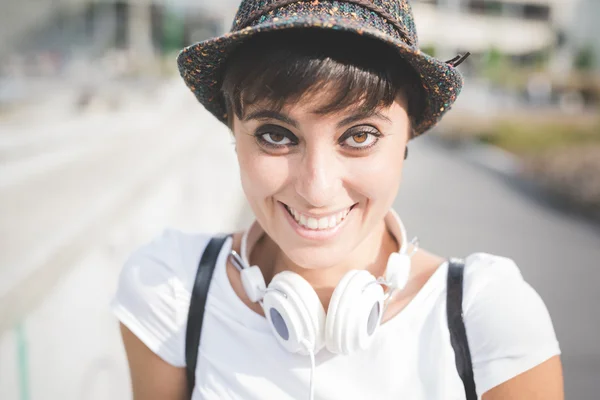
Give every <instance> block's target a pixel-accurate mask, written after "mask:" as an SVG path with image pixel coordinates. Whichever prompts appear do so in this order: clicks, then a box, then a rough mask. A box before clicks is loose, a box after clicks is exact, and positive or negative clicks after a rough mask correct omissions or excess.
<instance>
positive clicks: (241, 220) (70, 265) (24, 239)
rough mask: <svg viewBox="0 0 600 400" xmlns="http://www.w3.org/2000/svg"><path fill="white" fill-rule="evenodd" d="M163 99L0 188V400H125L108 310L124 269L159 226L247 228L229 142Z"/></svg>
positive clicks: (191, 106) (211, 124)
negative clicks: (52, 162)
mask: <svg viewBox="0 0 600 400" xmlns="http://www.w3.org/2000/svg"><path fill="white" fill-rule="evenodd" d="M168 96H171V101H168V102H163V103H162V105H161V106H160V109H149V110H147V111H146V112H145V114H144V115H142V114H143V113H142V114H135V115H133V116H130V118H129V121H128V122H127V123H126V124H125V123H123V124H119V123H115V124H114V125H112V126H113V129H112V130H107V128H106V126H111V124H108V125H103V126H102V127H98V128H100V130H99V131H97V132H96V131H95V129H96V127H95V126H92V127H89V130H87V131H86V132H85V134H84V135H82V136H84V137H85V138H84V139H83V140H81V142H80V143H84V144H85V143H88V144H89V146H87V147H86V146H85V145H82V147H81V149H82V153H81V155H79V156H73V157H71V159H68V160H66V162H64V163H58V164H57V166H56V167H55V168H53V169H47V168H46V169H42V170H41V172H37V173H36V174H33V175H29V176H27V177H25V178H23V179H21V180H15V179H13V180H12V181H11V182H10V184H7V185H4V186H2V187H0V194H1V196H0V203H1V204H0V207H1V209H3V210H6V211H9V212H8V213H7V212H6V211H5V212H4V213H5V214H7V215H5V216H3V218H2V222H1V223H0V234H1V235H2V237H3V240H2V244H1V245H0V246H2V248H1V249H0V251H1V252H2V254H3V256H2V260H1V264H0V376H1V377H2V379H1V380H0V398H1V399H9V400H12V399H23V400H25V399H28V400H29V399H61V400H63V399H65V400H69V399H73V400H80V399H86V400H88V399H111V400H112V399H127V398H129V381H128V379H129V378H128V371H127V367H126V362H125V359H124V354H123V351H122V348H121V343H120V338H119V336H118V329H117V325H116V321H115V320H114V318H113V317H112V315H111V314H110V313H109V311H108V303H109V300H110V298H111V296H112V294H113V293H114V290H115V287H116V282H117V276H118V273H119V271H120V267H121V265H122V263H123V261H124V260H125V259H126V257H127V256H128V254H129V253H130V252H131V251H132V250H133V249H135V248H136V247H138V246H139V245H141V244H142V243H144V242H147V241H148V240H150V239H151V238H152V237H153V236H155V235H157V234H158V233H160V231H162V230H163V229H164V227H166V226H169V227H175V228H180V229H184V230H203V231H229V230H233V229H236V228H237V227H239V226H240V225H243V224H245V223H247V221H248V219H249V217H248V215H249V212H248V210H246V209H244V208H243V204H244V202H243V194H242V191H241V187H240V184H239V177H238V171H237V164H236V161H235V152H234V151H233V146H232V139H231V137H230V136H229V133H228V132H227V130H226V129H225V128H224V127H222V126H221V125H220V124H219V123H218V122H217V121H216V120H215V119H213V118H212V117H210V116H209V115H208V114H207V113H206V112H205V111H204V110H203V109H202V108H201V106H200V105H198V104H197V103H196V102H195V100H194V98H193V96H192V95H191V94H190V93H189V92H187V89H186V88H185V87H184V86H183V84H175V85H174V86H172V87H171V88H170V89H169V92H168ZM138 119H142V121H137V122H139V123H138V124H136V120H138ZM116 122H118V121H116ZM125 125H126V126H125ZM63 134H64V132H63ZM67 136H68V135H67ZM75 137H76V135H73V136H72V138H75ZM99 137H101V138H102V139H98V138H99ZM72 142H73V140H65V141H63V143H64V144H65V146H66V145H67V144H69V145H70V144H72ZM56 151H61V148H60V146H57V147H56ZM68 154H71V155H72V153H68ZM4 176H5V175H4ZM6 182H8V179H6Z"/></svg>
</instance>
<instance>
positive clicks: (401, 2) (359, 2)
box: [231, 0, 418, 47]
mask: <svg viewBox="0 0 600 400" xmlns="http://www.w3.org/2000/svg"><path fill="white" fill-rule="evenodd" d="M284 7H286V8H289V11H290V13H289V14H291V15H294V13H295V12H297V10H299V9H300V10H301V11H303V14H306V12H307V11H310V13H311V14H314V15H315V17H318V16H321V17H324V18H327V17H330V16H336V15H338V16H340V15H341V16H348V17H349V18H352V19H354V20H355V21H357V22H359V23H360V22H361V21H362V22H364V21H365V20H367V19H369V18H372V17H373V13H374V14H376V15H377V16H378V17H380V18H383V19H384V20H385V21H386V22H387V23H389V24H390V25H393V26H394V27H395V28H396V29H395V31H396V32H394V33H395V35H394V36H397V37H398V38H400V39H401V40H403V41H404V42H406V43H407V44H408V45H410V46H412V47H417V46H418V37H417V30H416V27H415V22H414V17H413V12H412V8H411V6H410V3H409V2H408V0H335V1H333V0H243V1H242V2H241V3H240V6H239V8H238V11H237V13H236V16H235V19H234V21H233V26H232V28H231V31H232V32H233V31H238V30H240V29H243V28H246V27H248V26H252V25H255V24H257V23H264V22H267V21H269V20H272V19H273V18H274V13H273V11H275V10H277V9H280V8H284ZM356 11H358V12H356Z"/></svg>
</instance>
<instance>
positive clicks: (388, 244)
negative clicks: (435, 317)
mask: <svg viewBox="0 0 600 400" xmlns="http://www.w3.org/2000/svg"><path fill="white" fill-rule="evenodd" d="M398 239H399V238H398ZM398 247H399V243H397V242H396V240H395V239H394V237H393V235H392V234H391V233H390V232H389V230H388V229H387V227H386V224H385V223H384V221H381V223H380V224H379V226H377V228H376V229H374V230H373V231H372V233H371V234H370V235H368V236H367V237H366V238H365V239H364V240H363V241H362V242H361V243H360V244H359V245H357V246H356V247H355V249H354V251H352V252H351V253H350V254H348V256H347V257H345V258H344V259H343V260H341V261H340V262H339V263H337V264H335V265H331V266H330V267H327V268H325V269H322V268H319V269H314V268H310V266H305V265H298V264H296V263H294V262H293V261H292V260H290V259H289V258H288V257H287V256H286V254H285V253H284V252H283V251H281V249H280V248H279V247H278V246H277V244H276V243H275V242H274V241H273V240H272V239H271V238H269V237H268V236H267V235H264V236H263V238H262V239H261V240H260V241H259V242H258V243H257V245H256V246H255V248H254V251H253V252H252V253H253V254H252V255H251V258H252V259H253V261H256V262H254V263H252V264H255V265H260V266H261V269H262V272H263V275H264V277H265V281H266V282H267V284H268V283H269V282H270V281H271V279H272V278H273V276H275V275H276V274H278V273H279V272H282V271H292V272H295V273H297V274H298V275H300V276H302V277H303V278H304V279H305V280H306V281H307V282H308V283H310V284H311V286H312V287H313V289H314V290H315V292H316V293H317V295H318V296H319V298H320V299H321V303H322V304H323V306H324V307H325V308H326V309H327V307H328V305H329V299H330V298H331V295H332V293H333V290H334V289H335V287H336V286H337V284H338V283H339V281H340V279H341V278H342V277H343V276H344V275H345V274H346V273H347V272H348V271H350V270H353V269H354V270H355V269H364V270H367V271H369V272H370V273H371V274H372V275H374V276H376V277H379V276H382V275H383V274H384V272H385V268H386V265H387V261H388V258H389V256H390V254H391V253H393V252H395V251H398Z"/></svg>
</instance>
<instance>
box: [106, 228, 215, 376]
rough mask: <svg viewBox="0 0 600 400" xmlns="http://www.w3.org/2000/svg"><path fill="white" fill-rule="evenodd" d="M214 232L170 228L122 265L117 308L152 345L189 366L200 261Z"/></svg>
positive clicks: (174, 362) (123, 319)
mask: <svg viewBox="0 0 600 400" xmlns="http://www.w3.org/2000/svg"><path fill="white" fill-rule="evenodd" d="M211 237H212V235H210V234H206V233H197V234H190V233H184V232H181V231H177V230H172V229H168V230H165V231H163V232H162V233H161V234H160V235H158V236H157V237H155V238H154V239H153V240H152V241H150V242H149V243H146V244H145V245H143V246H141V247H140V248H138V249H136V250H135V251H134V252H133V253H132V254H131V255H130V256H129V258H128V259H127V261H126V262H125V264H124V265H123V268H122V270H121V273H120V276H119V280H118V286H117V291H116V294H115V296H114V298H113V301H112V310H113V312H114V314H115V315H116V316H117V318H118V319H119V320H120V322H121V323H123V324H124V325H125V326H127V328H129V330H131V331H132V332H133V333H134V334H135V335H136V336H137V337H138V338H139V339H140V340H141V341H142V342H144V344H145V345H146V346H148V348H150V350H152V351H153V352H154V353H156V354H157V355H159V356H160V357H161V358H163V359H164V360H165V361H167V362H168V363H170V364H172V365H175V366H183V365H185V360H184V347H183V346H184V342H185V334H184V332H185V326H186V323H187V311H188V307H189V299H190V293H191V288H192V287H193V283H194V279H195V276H196V269H197V266H198V261H199V260H200V257H201V255H202V253H203V252H204V248H205V247H206V245H207V244H208V242H209V240H210V238H211Z"/></svg>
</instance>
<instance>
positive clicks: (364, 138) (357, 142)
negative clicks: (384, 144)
mask: <svg viewBox="0 0 600 400" xmlns="http://www.w3.org/2000/svg"><path fill="white" fill-rule="evenodd" d="M379 136H380V134H379V133H378V132H367V131H363V132H358V133H355V134H350V136H347V137H346V139H344V141H343V143H344V145H345V146H347V147H350V148H354V149H365V148H368V147H370V146H372V145H374V144H375V143H376V142H377V140H378V138H379Z"/></svg>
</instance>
